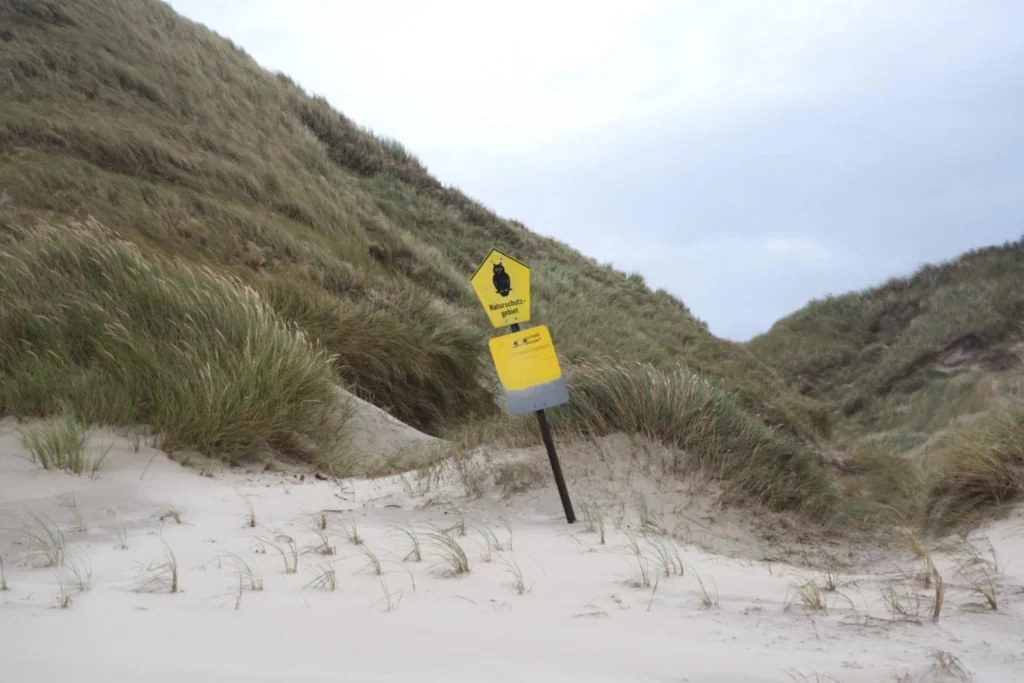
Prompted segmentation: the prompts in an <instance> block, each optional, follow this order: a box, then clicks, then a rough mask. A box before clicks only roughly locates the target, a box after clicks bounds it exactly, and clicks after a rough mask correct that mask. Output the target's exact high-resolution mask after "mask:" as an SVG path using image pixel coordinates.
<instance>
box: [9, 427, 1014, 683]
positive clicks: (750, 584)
mask: <svg viewBox="0 0 1024 683" xmlns="http://www.w3.org/2000/svg"><path fill="white" fill-rule="evenodd" d="M93 442H94V443H95V444H98V445H106V444H108V443H111V442H114V449H113V450H112V452H111V455H110V457H109V458H108V460H107V462H106V467H105V468H104V469H103V471H101V473H100V475H99V477H98V478H97V479H95V480H90V479H88V478H86V477H77V476H71V475H67V474H64V473H61V472H46V471H43V470H41V469H40V468H38V467H37V466H35V465H34V464H33V463H31V462H29V461H28V460H27V459H26V458H25V457H24V456H25V451H24V449H23V448H22V447H21V445H20V444H19V441H18V438H17V436H16V433H15V425H14V423H13V422H11V421H4V422H0V527H2V529H0V553H2V557H3V560H4V565H5V569H6V579H7V584H8V587H9V590H7V591H5V592H3V593H2V594H0V680H2V681H5V682H7V681H9V682H11V683H34V682H42V681H55V680H74V681H78V682H81V683H93V682H96V683H100V682H102V683H115V682H120V681H124V682H129V681H130V682H133V683H134V682H136V681H145V682H146V683H164V682H168V683H170V682H174V683H181V682H182V681H189V682H190V683H199V682H201V681H217V682H218V683H230V682H232V681H240V682H241V681H244V682H245V683H257V682H261V681H267V682H270V681H273V682H275V683H276V682H284V681H295V682H299V681H302V682H313V681H325V682H326V681H331V682H336V681H353V682H354V681H435V680H436V681H473V682H479V681H531V682H535V683H536V682H540V681H559V682H563V683H564V682H565V681H587V682H598V681H658V682H665V683H667V682H669V681H717V682H725V681H735V682H749V683H753V682H755V681H757V682H762V681H765V682H766V681H791V680H797V681H802V680H808V681H842V682H848V683H852V682H855V681H859V682H868V681H870V682H872V683H874V682H876V681H944V680H950V681H954V680H976V681H1018V680H1022V676H1024V673H1022V672H1024V595H1022V588H1021V587H1022V586H1024V517H1021V516H1019V515H1018V516H1017V517H1015V518H1013V519H1010V520H1005V521H1001V522H999V523H997V524H994V525H992V526H991V527H989V528H988V529H986V530H985V531H986V537H987V538H988V539H989V540H990V541H991V543H992V545H993V547H994V549H995V551H996V553H997V556H998V559H999V562H1000V569H1001V570H1002V573H1001V574H999V575H998V577H997V579H996V586H997V596H998V610H997V611H993V610H991V609H987V608H981V607H974V606H971V603H976V602H978V596H977V595H975V594H973V593H972V592H971V591H970V590H968V588H967V585H966V583H967V582H966V580H965V579H964V578H963V577H957V576H955V575H954V572H953V570H952V568H951V567H950V566H949V564H948V560H944V561H943V562H941V563H940V564H939V570H940V572H942V573H943V575H944V576H945V580H946V582H947V586H948V589H947V593H946V598H945V600H946V602H945V606H944V609H943V611H942V615H941V618H940V619H939V621H938V622H937V623H936V622H932V621H931V620H930V619H928V618H927V617H924V618H922V619H919V620H908V619H897V618H895V617H894V616H893V614H892V613H891V612H890V610H888V609H886V606H885V601H884V600H883V592H884V591H885V590H886V587H887V586H895V587H896V589H897V594H898V595H903V599H902V603H903V604H909V603H911V602H912V600H910V599H909V598H908V597H907V595H909V593H908V594H907V595H904V594H903V593H901V592H900V591H904V592H906V591H913V592H914V593H915V594H917V595H919V596H920V599H921V602H922V604H921V605H920V606H919V610H920V611H922V612H924V611H927V610H928V609H929V608H930V604H929V603H928V600H930V598H929V597H928V596H930V595H931V594H932V593H931V591H930V590H928V589H926V588H924V585H923V583H922V582H921V581H919V580H915V579H914V578H913V577H910V578H901V577H900V576H899V575H898V574H896V573H895V572H894V569H895V563H896V562H897V561H898V562H899V564H900V565H901V566H903V567H905V568H907V569H908V571H916V569H914V568H915V567H917V566H918V565H916V564H915V563H914V561H913V560H912V558H911V557H910V556H909V555H907V556H905V557H899V556H895V555H892V556H888V557H886V556H880V555H878V554H877V553H875V554H873V555H872V554H869V553H864V554H861V555H859V557H861V559H862V560H863V561H862V562H861V565H860V566H859V567H857V569H856V573H855V574H853V575H846V574H844V575H842V576H841V577H839V585H838V587H837V590H835V591H823V592H817V591H810V593H813V594H816V595H820V596H821V597H822V599H823V600H824V602H825V609H824V610H817V611H815V610H808V609H807V608H806V607H805V605H804V604H803V602H802V601H801V599H800V597H799V595H798V590H797V589H798V588H799V586H801V585H802V584H803V582H805V581H806V580H808V579H815V578H816V579H818V580H822V581H823V579H822V574H821V572H820V571H815V570H812V569H809V568H805V567H799V566H794V565H791V564H786V563H783V562H767V561H762V560H760V559H758V558H760V557H763V556H764V555H765V554H766V553H768V552H770V548H769V547H768V546H764V547H754V545H756V544H755V543H754V541H753V540H752V537H751V540H750V543H744V542H743V537H742V535H740V534H741V533H742V531H741V530H740V529H738V528H730V527H729V525H727V524H726V519H725V517H722V516H719V517H714V518H713V519H711V521H709V518H711V517H712V516H711V515H707V514H704V513H705V512H706V509H704V508H702V507H701V506H702V505H704V503H702V500H703V499H702V498H701V495H700V494H696V495H694V494H693V492H692V491H691V492H681V491H680V489H679V488H678V486H676V488H675V489H672V490H671V491H668V492H666V491H667V490H666V489H664V488H660V487H659V486H657V485H656V482H657V481H658V479H659V478H658V477H656V476H648V475H645V474H644V473H643V472H641V471H638V472H636V473H634V474H631V475H630V476H629V477H627V478H621V477H619V478H617V477H615V476H607V475H605V474H602V475H600V476H598V475H597V474H596V473H594V472H589V471H588V469H589V468H588V467H581V466H579V465H578V464H574V465H572V466H571V467H568V468H567V473H568V474H569V476H570V479H571V484H570V486H571V489H570V490H571V492H572V493H573V495H574V499H575V502H576V507H577V513H578V514H579V516H580V518H581V521H580V522H579V523H578V524H576V525H574V526H572V527H570V526H569V525H567V524H566V523H565V520H564V518H562V516H561V508H560V505H559V501H558V497H557V494H556V493H555V491H554V488H553V487H552V486H547V487H546V488H533V489H530V490H528V491H525V492H523V493H519V494H515V495H512V496H505V495H502V493H501V492H500V490H499V489H498V488H497V487H496V486H495V485H494V483H493V477H492V478H490V479H485V478H483V477H481V481H482V483H481V484H480V494H481V495H479V496H478V497H467V496H465V495H464V490H463V487H462V486H461V485H460V484H459V483H457V482H458V477H455V476H446V475H445V471H444V470H442V469H438V470H436V471H434V472H433V473H431V476H424V477H420V478H417V477H414V476H406V477H404V478H398V477H395V478H390V479H384V480H378V481H347V482H345V483H344V485H338V484H334V483H331V482H327V481H321V480H317V479H315V478H313V477H308V476H307V477H304V478H300V477H299V476H298V475H294V474H282V473H274V474H245V473H240V472H224V473H218V474H216V475H215V476H212V477H204V476H200V474H198V473H197V472H196V471H195V470H193V469H190V468H185V467H182V466H181V465H179V464H177V463H176V462H173V461H171V460H170V459H168V458H167V457H166V456H164V455H163V454H161V453H158V452H156V451H153V450H151V449H149V448H147V447H145V446H142V448H141V450H140V451H139V452H135V451H134V449H133V448H132V446H131V445H130V444H129V442H128V441H127V440H125V439H122V438H119V437H116V436H114V435H113V434H111V433H109V432H106V431H102V430H100V431H97V432H95V433H94V435H93ZM612 445H614V442H612ZM525 455H526V456H528V457H537V454H536V453H532V454H525ZM570 459H571V458H570ZM595 459H596V458H595ZM541 462H542V461H541ZM448 474H449V475H451V474H452V473H451V472H448ZM645 486H646V487H647V493H649V494H650V497H649V500H651V501H652V502H651V508H652V509H655V508H656V509H658V510H662V511H667V510H669V508H670V507H671V508H672V510H674V513H675V518H676V519H691V520H693V521H694V523H697V522H699V521H700V519H701V517H702V516H703V518H704V519H705V521H706V522H707V524H706V525H705V526H704V527H703V531H704V533H705V535H704V536H701V532H700V530H695V528H694V527H693V526H689V527H687V528H688V531H687V532H686V533H677V534H676V535H677V536H678V537H679V538H677V539H676V540H673V539H672V538H671V537H670V536H669V535H659V534H650V535H648V538H649V539H650V540H649V541H648V540H644V539H643V537H642V536H641V534H640V533H639V532H640V530H641V529H640V526H639V520H640V513H639V511H638V509H637V508H636V506H635V505H634V497H632V493H631V492H635V491H637V490H644V487H645ZM627 494H628V495H627ZM672 495H675V496H676V497H675V498H674V499H673V500H672V501H670V502H672V505H671V506H666V505H664V502H665V500H666V499H667V498H668V497H671V496H672ZM616 496H618V497H619V498H620V500H621V501H623V502H622V504H621V505H619V507H618V509H616V508H615V505H614V504H613V501H614V499H615V497H616ZM584 499H592V500H604V501H605V502H606V505H605V510H606V512H605V514H604V519H605V524H606V535H605V543H604V544H603V545H602V544H601V543H600V538H599V534H598V533H596V532H590V531H587V529H586V524H585V520H584V519H583V518H584V514H583V513H582V512H581V506H582V501H583V500H584ZM680 501H690V503H689V504H690V505H691V506H692V509H691V510H690V512H691V513H692V514H690V515H689V516H688V515H687V509H686V506H685V505H683V503H681V502H680ZM249 503H251V505H252V511H253V512H254V515H255V526H250V521H251V520H250V519H249V512H250V508H249ZM172 511H173V512H172ZM30 512H31V513H34V514H35V515H38V516H39V518H40V519H43V520H44V521H45V520H46V519H50V520H52V521H53V522H55V523H56V524H57V525H58V527H59V529H60V530H61V532H62V533H63V536H64V537H65V539H66V561H65V566H64V567H62V568H60V570H59V571H58V570H55V569H54V568H53V567H46V566H45V565H46V564H47V561H46V558H45V557H44V556H43V555H42V554H41V553H39V552H37V551H38V550H39V548H38V547H33V546H31V545H30V544H27V543H26V541H25V536H24V534H23V524H26V523H27V524H35V522H34V521H33V518H32V517H31V516H30V514H29V513H30ZM175 513H176V514H177V519H176V518H175V516H174V514H175ZM668 516H669V512H665V516H664V517H658V518H657V519H659V520H661V519H666V518H667V517H668ZM648 517H649V520H648V521H649V522H650V520H651V519H654V517H653V513H652V514H650V515H648ZM324 518H326V521H327V525H328V529H327V531H326V533H327V535H328V541H329V544H330V545H331V546H333V547H334V549H335V551H336V552H335V554H334V555H324V554H321V553H320V552H318V545H319V544H320V543H321V539H320V535H319V533H318V531H317V530H316V527H317V526H318V525H319V523H320V522H321V520H322V519H324ZM178 519H180V523H179V522H178V521H177V520H178ZM353 523H354V524H355V525H356V529H357V532H358V536H359V540H360V541H361V544H355V543H353V542H352V540H351V539H350V525H351V524H353ZM463 524H465V533H464V535H463V533H462V525H463ZM666 526H667V525H666ZM402 528H407V529H415V530H416V531H418V532H424V533H426V532H430V531H432V530H437V529H440V530H444V529H451V531H450V538H451V539H453V540H454V541H456V542H457V543H458V544H459V546H460V547H461V548H463V549H464V550H465V553H466V557H467V560H468V563H469V572H468V573H467V574H462V575H454V576H449V575H446V570H448V569H450V565H449V564H447V563H446V562H445V558H444V555H443V553H442V552H441V546H439V545H437V544H436V543H435V542H433V541H431V540H430V539H429V538H427V537H423V538H422V539H421V551H422V560H421V561H416V560H415V558H414V557H407V554H408V553H409V552H410V549H411V547H412V545H411V542H410V539H409V537H408V536H407V535H405V534H404V533H403V532H402V531H401V529H402ZM680 528H681V527H680V526H679V525H673V529H671V530H676V531H678V530H679V529H680ZM484 529H486V530H487V532H486V533H487V536H485V532H484V531H483V530H484ZM669 530H670V529H666V531H669ZM716 530H717V531H719V532H721V533H720V534H716ZM734 532H735V533H734ZM730 534H731V535H730ZM285 536H290V537H292V538H294V540H295V542H296V544H297V550H298V556H297V557H298V559H297V568H296V571H295V572H294V573H287V572H286V571H285V568H286V563H288V564H290V563H291V562H293V559H292V556H291V555H290V554H289V551H288V547H287V541H286V540H285ZM488 537H489V538H490V540H489V541H488V540H487V539H488ZM698 537H701V538H704V539H705V542H702V544H701V545H703V546H705V548H703V549H702V548H701V547H699V546H698V545H697V542H698V541H699V540H700V538H698ZM712 537H716V538H721V539H726V540H727V539H728V538H732V539H733V541H734V543H733V545H732V546H731V550H732V551H734V552H732V554H731V555H725V554H720V553H716V552H713V551H711V550H708V549H707V548H718V549H720V550H722V551H724V550H726V549H729V548H730V547H729V546H728V543H727V542H726V540H723V541H722V543H723V544H724V545H718V546H716V545H715V544H714V543H711V542H707V539H710V538H712ZM631 538H632V539H637V541H636V542H637V543H638V544H639V546H640V548H641V550H642V552H643V554H644V557H646V558H647V559H646V560H644V559H638V557H637V554H636V553H635V552H634V551H633V549H632V548H631ZM275 539H277V540H275ZM736 541H739V542H736ZM275 542H276V543H277V544H278V546H279V547H281V548H282V549H283V550H284V551H285V552H284V557H283V556H282V554H281V553H279V552H278V550H277V549H275V548H274V546H273V543H275ZM979 543H980V541H979ZM488 546H490V548H489V547H488ZM496 546H497V547H496ZM979 547H984V548H986V549H987V546H981V545H979ZM168 548H169V549H171V550H172V551H173V554H174V558H175V559H176V563H177V584H178V585H177V588H178V592H176V593H171V592H169V590H168V589H169V587H170V580H169V574H166V573H165V574H160V573H159V571H158V569H159V567H158V565H159V564H160V563H161V562H163V561H164V560H165V559H166V551H167V549H168ZM659 548H660V551H659ZM673 548H675V550H673ZM366 550H369V551H370V552H371V553H372V554H373V555H374V556H375V557H376V558H377V559H378V560H379V562H380V569H381V573H380V575H378V574H377V573H376V570H375V567H374V563H373V560H372V559H371V557H370V556H369V555H368V554H367V552H365V551H366ZM864 558H869V559H864ZM512 561H514V562H515V564H516V565H517V566H518V568H519V569H520V570H521V574H522V579H523V585H522V589H523V591H522V593H521V592H520V587H519V586H517V585H516V578H515V575H514V572H513V571H512V566H513V565H511V562H512ZM245 565H248V566H250V567H252V568H253V571H254V574H255V576H248V577H247V576H244V575H243V573H240V568H243V567H244V566H245ZM75 566H78V567H79V572H78V574H79V575H80V576H82V578H85V574H86V573H87V572H86V571H85V570H83V569H82V568H84V567H90V568H91V579H89V580H87V581H84V583H88V584H89V585H88V586H87V589H83V587H82V586H81V585H79V583H80V582H79V580H78V578H76V575H75V571H74V569H73V568H74V567H75ZM643 566H646V571H647V572H648V578H649V583H650V585H644V584H645V583H647V582H646V581H644V580H643V577H642V572H641V567H643ZM666 567H667V568H668V570H669V574H670V575H666V572H665V568H666ZM680 567H682V575H680V573H679V569H680ZM325 568H333V569H334V571H335V577H336V590H333V591H328V590H324V588H325V586H324V585H323V584H317V583H316V581H317V579H318V577H320V578H321V579H323V572H324V569H325ZM698 577H699V579H698ZM146 581H151V582H152V583H151V584H150V585H149V586H148V588H150V589H152V590H153V591H155V592H141V591H138V590H136V589H138V588H139V587H140V586H142V585H143V584H144V583H145V582H146ZM240 582H241V583H240ZM260 582H262V586H260ZM701 582H703V584H704V586H706V589H707V596H708V598H709V599H710V600H711V601H712V602H714V603H716V604H713V605H711V606H710V607H707V606H705V604H704V602H705V599H704V596H705V592H704V591H703V590H702V588H701ZM254 584H255V586H256V587H257V588H262V590H252V589H253V587H254ZM61 585H63V586H64V591H65V592H66V594H67V595H68V596H69V597H70V600H71V602H70V604H68V605H67V606H66V607H65V608H61V606H60V602H61V594H62V589H61ZM240 585H241V586H242V590H241V592H240V591H239V586H240ZM805 593H807V591H805ZM936 651H944V652H947V653H950V654H952V655H954V656H955V657H956V658H958V660H959V662H960V664H961V665H962V667H964V669H966V670H967V671H969V672H970V674H971V676H972V678H966V677H964V676H962V675H957V674H956V673H955V672H953V669H955V666H956V665H955V663H954V664H952V665H950V664H948V663H947V665H946V666H945V667H944V666H943V665H942V664H941V663H940V661H939V659H938V658H937V657H936V656H935V655H934V652H936Z"/></svg>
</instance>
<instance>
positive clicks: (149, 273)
mask: <svg viewBox="0 0 1024 683" xmlns="http://www.w3.org/2000/svg"><path fill="white" fill-rule="evenodd" d="M332 377H334V370H333V366H332V362H331V359H330V357H328V356H327V355H326V354H325V353H324V352H322V351H320V350H318V349H316V348H315V347H314V346H313V345H312V344H310V342H309V341H308V340H307V339H305V338H304V337H303V336H302V335H301V334H299V333H298V332H296V331H295V330H294V329H292V328H290V327H289V326H288V325H286V324H284V323H283V322H281V321H280V320H279V319H278V318H277V316H276V315H275V314H274V313H273V311H272V310H271V309H270V308H268V307H267V306H266V305H265V304H264V303H263V302H262V301H261V300H260V298H259V297H258V296H257V295H256V293H255V292H254V291H252V290H251V289H248V288H246V287H243V286H242V285H241V284H240V283H238V282H237V281H233V280H231V279H229V278H225V277H223V276H220V275H217V274H214V273H213V272H212V271H209V270H206V269H202V268H196V267H190V266H187V265H185V264H184V263H182V262H175V261H167V260H163V259H154V258H148V257H145V256H143V254H142V252H141V251H140V250H139V249H137V248H136V247H134V246H132V245H131V244H129V243H127V242H123V241H121V240H119V239H117V238H116V237H115V236H114V235H113V234H112V233H111V232H110V231H108V230H107V229H105V228H104V227H103V226H101V225H99V224H98V223H96V222H94V221H88V222H86V223H71V224H68V225H65V226H62V227H61V228H57V227H53V226H48V225H40V226H38V227H37V228H36V229H34V230H33V231H32V233H31V234H30V235H26V236H23V237H22V238H21V239H19V240H18V241H16V242H14V243H13V244H10V245H7V246H6V247H3V248H0V413H4V412H13V413H17V414H21V415H53V414H56V413H58V412H60V411H61V410H62V409H63V408H64V406H65V405H66V406H68V407H70V409H72V410H73V411H74V413H75V414H76V416H77V417H78V418H79V419H81V420H84V421H86V422H101V423H107V424H117V425H124V426H130V425H135V424H140V423H141V424H151V425H153V427H154V428H155V429H156V430H157V431H159V433H160V434H161V435H162V438H163V444H162V445H163V446H164V447H165V448H168V449H172V448H176V447H190V448H194V449H195V450H197V451H199V452H200V453H203V454H206V455H211V456H213V455H216V456H218V457H223V458H226V459H229V460H234V459H237V458H240V457H242V456H244V455H246V454H247V453H248V452H250V451H251V450H252V449H253V447H255V446H257V445H259V444H269V445H271V446H274V447H277V448H280V449H282V450H286V451H287V450H292V449H293V445H294V444H293V441H294V438H295V435H296V434H301V435H305V436H307V437H309V438H313V439H314V440H315V441H317V442H318V443H320V444H321V445H323V446H329V445H330V444H331V443H332V442H333V441H334V439H335V438H336V436H337V435H336V433H335V432H334V430H333V429H332V428H331V427H330V424H329V421H328V419H327V412H326V411H327V408H328V407H329V406H330V405H332V400H333V396H334V393H333V392H334V388H333V383H332ZM77 433H78V432H75V431H71V432H66V437H67V438H66V439H65V441H66V442H67V443H66V444H65V446H64V450H65V451H68V450H69V449H73V450H81V449H80V448H79V446H78V442H77V438H78V437H77Z"/></svg>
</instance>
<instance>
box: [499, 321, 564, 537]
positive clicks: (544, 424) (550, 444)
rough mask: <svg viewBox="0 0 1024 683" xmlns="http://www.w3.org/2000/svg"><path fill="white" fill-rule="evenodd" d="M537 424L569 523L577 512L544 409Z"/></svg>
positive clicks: (538, 417) (539, 414)
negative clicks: (573, 507)
mask: <svg viewBox="0 0 1024 683" xmlns="http://www.w3.org/2000/svg"><path fill="white" fill-rule="evenodd" d="M511 330H512V331H513V332H518V331H519V323H513V325H512V327H511ZM534 415H536V416H537V424H539V425H540V436H541V438H542V439H543V440H544V448H546V449H547V451H548V460H550V461H551V473H552V474H554V475H555V485H556V486H557V487H558V497H559V498H561V499H562V509H563V510H565V521H566V522H568V523H569V524H574V523H575V522H576V512H575V511H573V509H572V501H571V500H570V499H569V488H568V487H567V486H566V485H565V477H563V476H562V465H561V463H559V462H558V452H557V451H556V450H555V441H554V439H552V438H551V425H549V424H548V416H547V415H545V414H544V409H543V408H541V409H540V410H538V411H536V412H535V413H534Z"/></svg>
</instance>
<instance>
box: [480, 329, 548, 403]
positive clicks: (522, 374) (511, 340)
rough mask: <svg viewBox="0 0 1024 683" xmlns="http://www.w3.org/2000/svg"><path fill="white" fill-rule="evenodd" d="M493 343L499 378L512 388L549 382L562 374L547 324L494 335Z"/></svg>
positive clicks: (517, 388) (525, 387)
mask: <svg viewBox="0 0 1024 683" xmlns="http://www.w3.org/2000/svg"><path fill="white" fill-rule="evenodd" d="M490 347H491V356H492V357H493V358H494V367H495V369H497V371H498V379H500V380H501V383H502V384H503V385H504V386H505V388H506V389H508V390H509V391H517V390H521V389H529V388H530V387H535V386H539V385H541V384H547V383H548V382H553V381H555V380H556V379H558V378H560V377H561V376H562V369H561V368H560V367H559V366H558V355H557V354H556V353H555V345H554V342H552V341H551V332H550V331H549V330H548V328H547V325H538V326H537V327H531V328H529V329H525V330H520V331H519V332H513V333H512V334H506V335H502V336H501V337H495V338H493V339H491V340H490Z"/></svg>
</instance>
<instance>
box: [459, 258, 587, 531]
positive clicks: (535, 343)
mask: <svg viewBox="0 0 1024 683" xmlns="http://www.w3.org/2000/svg"><path fill="white" fill-rule="evenodd" d="M470 283H471V284H472V285H473V290H474V291H476V295H477V297H479V299H480V303H481V304H483V307H484V311H485V312H486V313H487V317H488V318H489V319H490V321H491V325H493V326H494V327H495V328H496V329H498V328H502V327H506V326H507V327H509V328H510V332H509V333H508V334H504V335H502V336H500V337H494V338H492V339H491V340H490V342H489V344H488V346H489V347H490V350H491V358H493V359H494V367H495V369H496V370H497V371H498V379H499V380H500V381H501V384H502V386H503V387H504V388H505V398H506V401H507V403H508V411H509V413H511V414H512V415H525V414H526V413H534V414H535V415H536V416H537V422H538V424H539V425H540V435H541V438H543V439H544V447H545V448H546V449H547V451H548V459H549V460H550V461H551V471H552V473H553V474H554V475H555V484H556V485H557V486H558V495H559V496H560V497H561V499H562V507H563V508H564V509H565V519H566V521H567V522H569V524H572V523H574V522H575V521H576V513H575V512H573V509H572V501H571V500H569V489H568V488H566V486H565V478H564V477H563V476H562V466H561V465H560V464H559V462H558V453H557V452H556V451H555V442H554V440H552V438H551V427H550V425H549V424H548V418H547V415H546V414H545V413H544V409H545V408H552V407H554V406H559V405H562V404H565V403H568V402H569V390H568V388H567V387H566V385H565V379H564V378H563V377H562V370H561V368H560V367H559V365H558V355H557V354H556V353H555V345H554V342H553V341H552V340H551V332H550V331H549V330H548V328H547V326H546V325H537V326H535V327H529V328H527V329H525V330H524V329H522V328H521V327H520V323H526V322H529V321H530V268H529V266H527V265H526V264H525V263H521V262H520V261H517V260H516V259H514V258H512V257H511V256H508V255H506V254H503V253H501V252H500V251H498V250H497V249H491V251H490V253H488V254H487V257H486V258H484V260H483V263H481V264H480V267H478V268H477V269H476V272H475V273H473V277H472V278H470Z"/></svg>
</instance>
